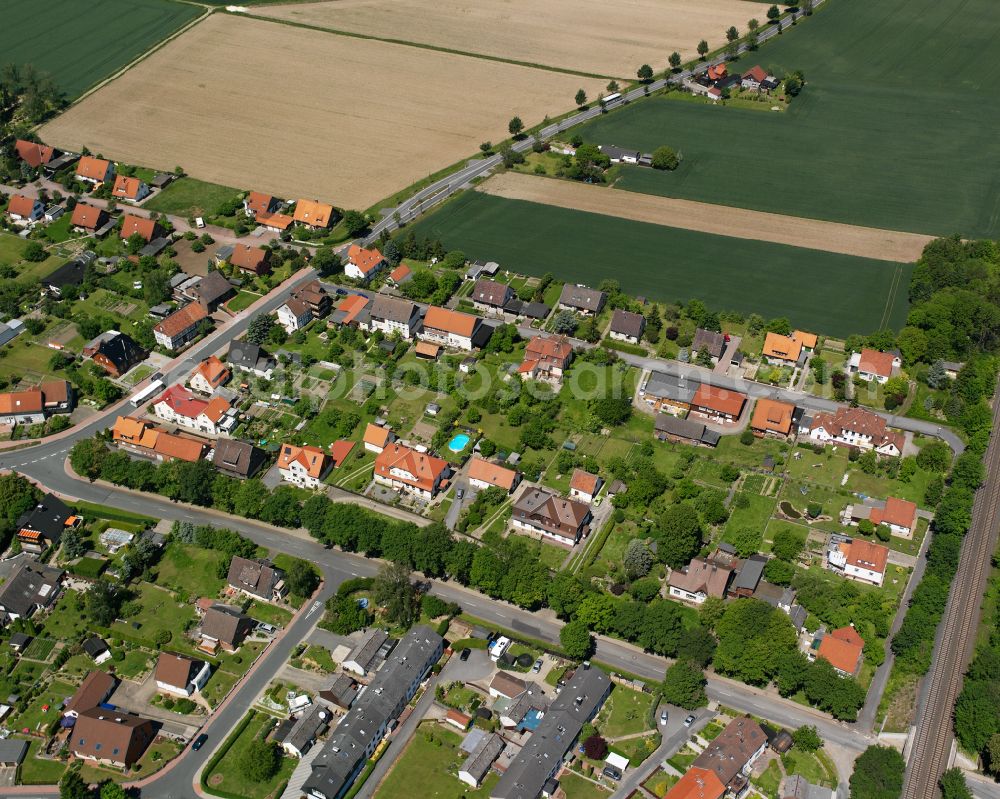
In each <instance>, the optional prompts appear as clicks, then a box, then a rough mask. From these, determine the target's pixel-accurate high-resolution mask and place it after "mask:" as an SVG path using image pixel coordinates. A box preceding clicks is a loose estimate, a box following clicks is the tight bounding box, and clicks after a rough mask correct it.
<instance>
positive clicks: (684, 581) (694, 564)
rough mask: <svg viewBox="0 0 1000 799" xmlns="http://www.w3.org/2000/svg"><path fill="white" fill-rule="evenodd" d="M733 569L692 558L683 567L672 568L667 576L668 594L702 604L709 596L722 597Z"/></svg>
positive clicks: (724, 594)
mask: <svg viewBox="0 0 1000 799" xmlns="http://www.w3.org/2000/svg"><path fill="white" fill-rule="evenodd" d="M732 576H733V570H732V569H730V568H729V567H728V566H723V565H722V564H719V563H716V562H715V561H711V560H705V559H704V558H694V559H693V560H692V561H691V562H690V563H689V564H688V565H687V566H685V567H684V568H683V569H673V570H672V571H671V572H670V577H669V578H667V586H668V587H669V593H670V596H672V597H676V598H677V599H681V600H683V601H685V602H693V603H694V604H696V605H700V604H702V603H703V602H704V601H705V600H706V599H708V598H709V597H710V596H714V597H716V598H718V599H724V598H725V596H726V591H727V590H728V589H729V581H730V580H731V579H732Z"/></svg>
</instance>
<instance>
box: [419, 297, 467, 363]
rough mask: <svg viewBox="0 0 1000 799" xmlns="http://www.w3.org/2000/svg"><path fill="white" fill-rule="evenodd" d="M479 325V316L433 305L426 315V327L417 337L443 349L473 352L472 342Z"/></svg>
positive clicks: (424, 326)
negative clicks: (449, 348)
mask: <svg viewBox="0 0 1000 799" xmlns="http://www.w3.org/2000/svg"><path fill="white" fill-rule="evenodd" d="M479 323H480V320H479V317H478V316H472V315H471V314H467V313H462V312H461V311H452V310H450V309H448V308H439V307H438V306H436V305H431V306H430V307H429V308H428V309H427V312H426V313H425V314H424V325H423V328H422V329H421V331H420V332H419V333H417V337H418V338H420V339H422V340H423V341H430V342H431V343H432V344H440V345H441V346H442V347H451V348H453V349H459V350H466V351H467V352H472V350H473V343H472V340H473V338H474V337H475V335H476V331H477V330H478V329H479Z"/></svg>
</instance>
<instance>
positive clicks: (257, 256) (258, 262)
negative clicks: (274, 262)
mask: <svg viewBox="0 0 1000 799" xmlns="http://www.w3.org/2000/svg"><path fill="white" fill-rule="evenodd" d="M229 263H231V264H232V265H233V266H235V267H236V268H237V269H239V270H240V271H241V272H250V273H251V274H254V275H266V274H268V273H269V272H270V271H271V251H270V250H266V249H264V248H263V247H251V246H250V245H248V244H235V245H233V254H232V255H230V256H229Z"/></svg>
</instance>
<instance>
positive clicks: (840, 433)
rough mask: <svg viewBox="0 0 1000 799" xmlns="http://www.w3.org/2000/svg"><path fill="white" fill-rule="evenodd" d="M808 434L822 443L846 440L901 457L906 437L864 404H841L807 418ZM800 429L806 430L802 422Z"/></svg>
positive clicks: (848, 443) (852, 445) (839, 442)
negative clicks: (826, 411)
mask: <svg viewBox="0 0 1000 799" xmlns="http://www.w3.org/2000/svg"><path fill="white" fill-rule="evenodd" d="M808 425H809V427H808V433H809V438H810V439H812V440H813V441H818V442H819V443H821V444H843V445H845V446H848V447H856V448H858V449H860V450H869V449H874V450H875V452H877V453H878V454H879V455H888V456H890V457H899V456H900V455H901V454H902V452H903V446H904V445H905V443H906V438H905V436H904V434H903V433H902V431H900V430H891V429H890V428H889V426H888V425H887V424H886V421H885V419H883V418H882V417H881V416H879V415H878V414H877V413H874V412H872V411H869V410H865V409H864V408H838V409H837V410H836V411H835V412H834V413H818V414H816V415H815V416H814V417H812V419H811V420H810V421H809V422H808ZM799 430H800V432H806V431H804V430H803V428H802V427H801V426H800V428H799Z"/></svg>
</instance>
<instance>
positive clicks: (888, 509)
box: [870, 497, 917, 530]
mask: <svg viewBox="0 0 1000 799" xmlns="http://www.w3.org/2000/svg"><path fill="white" fill-rule="evenodd" d="M870 518H871V522H872V524H895V525H896V526H897V527H909V528H910V529H911V530H912V529H913V528H914V527H916V526H917V506H916V504H915V503H913V502H909V501H908V500H905V499H897V498H896V497H889V498H888V499H886V501H885V507H884V508H872V512H871V515H870Z"/></svg>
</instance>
